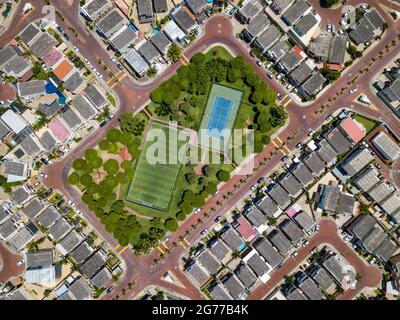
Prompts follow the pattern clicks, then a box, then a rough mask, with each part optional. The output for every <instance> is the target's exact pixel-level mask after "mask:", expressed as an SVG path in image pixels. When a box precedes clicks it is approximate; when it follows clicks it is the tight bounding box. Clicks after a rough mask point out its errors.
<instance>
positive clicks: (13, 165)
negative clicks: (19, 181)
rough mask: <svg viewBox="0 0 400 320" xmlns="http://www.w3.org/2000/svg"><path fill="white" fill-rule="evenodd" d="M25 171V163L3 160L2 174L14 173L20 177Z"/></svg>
mask: <svg viewBox="0 0 400 320" xmlns="http://www.w3.org/2000/svg"><path fill="white" fill-rule="evenodd" d="M24 173H25V164H24V163H22V162H16V161H5V162H4V174H6V175H9V174H11V175H14V176H20V177H22V176H23V175H24Z"/></svg>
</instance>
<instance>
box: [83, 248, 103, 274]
mask: <svg viewBox="0 0 400 320" xmlns="http://www.w3.org/2000/svg"><path fill="white" fill-rule="evenodd" d="M105 263H106V259H105V258H104V257H103V255H102V254H100V252H99V251H97V252H96V253H95V254H93V255H92V256H91V257H90V258H89V259H88V260H87V261H86V262H85V263H84V264H82V265H81V268H80V270H79V271H80V272H81V273H82V274H83V275H85V276H86V277H87V278H88V279H90V278H92V277H93V276H94V275H95V274H96V273H97V272H98V271H99V270H100V269H101V268H102V267H103V266H104V265H105Z"/></svg>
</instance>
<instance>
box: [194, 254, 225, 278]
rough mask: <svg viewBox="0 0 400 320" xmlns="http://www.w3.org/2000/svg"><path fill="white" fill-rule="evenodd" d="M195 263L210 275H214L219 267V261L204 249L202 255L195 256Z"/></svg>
mask: <svg viewBox="0 0 400 320" xmlns="http://www.w3.org/2000/svg"><path fill="white" fill-rule="evenodd" d="M197 261H198V262H199V263H200V264H201V265H202V266H203V268H204V269H206V270H207V271H208V272H209V273H210V274H211V275H213V274H216V273H217V271H218V270H219V268H220V267H221V265H220V263H219V261H218V260H217V259H216V258H215V257H214V256H213V255H212V254H211V253H210V251H209V250H208V249H205V250H204V251H203V252H202V253H200V254H199V255H198V256H197Z"/></svg>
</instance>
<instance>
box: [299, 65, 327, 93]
mask: <svg viewBox="0 0 400 320" xmlns="http://www.w3.org/2000/svg"><path fill="white" fill-rule="evenodd" d="M325 82H326V79H325V77H324V76H323V75H322V73H321V72H319V71H318V72H316V73H314V74H313V75H312V76H311V77H310V78H308V79H307V80H306V81H305V82H304V83H303V84H302V85H301V89H302V91H303V92H304V93H305V94H306V95H307V96H309V97H311V96H313V95H315V94H317V93H318V91H320V90H321V89H322V86H323V85H324V83H325Z"/></svg>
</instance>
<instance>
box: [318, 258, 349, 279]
mask: <svg viewBox="0 0 400 320" xmlns="http://www.w3.org/2000/svg"><path fill="white" fill-rule="evenodd" d="M322 265H323V266H324V268H325V269H326V270H327V271H328V272H329V273H330V274H331V275H332V276H333V278H334V279H336V281H337V283H338V284H339V285H342V283H343V280H344V278H345V276H346V274H347V272H346V269H345V266H346V263H345V262H344V261H343V259H342V257H340V256H339V255H338V254H333V255H330V256H329V257H328V258H327V259H325V260H324V261H323V263H322Z"/></svg>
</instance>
